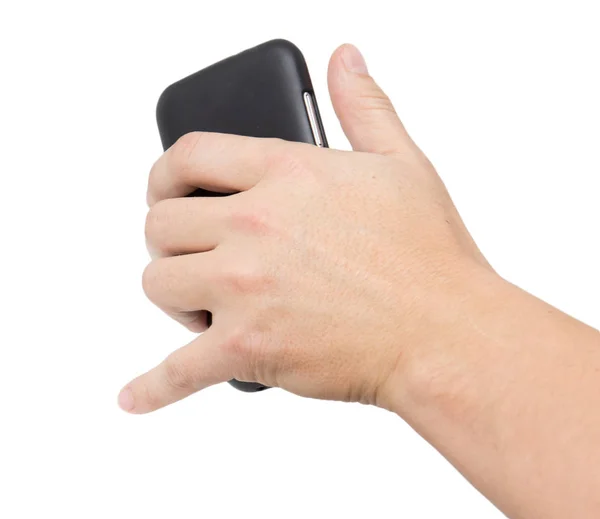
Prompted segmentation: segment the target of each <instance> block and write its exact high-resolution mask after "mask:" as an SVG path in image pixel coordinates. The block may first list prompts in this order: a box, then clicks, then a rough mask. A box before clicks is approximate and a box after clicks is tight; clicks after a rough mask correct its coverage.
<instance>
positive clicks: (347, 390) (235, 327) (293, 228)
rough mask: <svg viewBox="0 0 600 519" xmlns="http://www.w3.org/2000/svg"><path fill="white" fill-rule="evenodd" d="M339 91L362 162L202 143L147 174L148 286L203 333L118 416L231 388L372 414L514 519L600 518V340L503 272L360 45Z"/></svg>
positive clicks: (302, 150)
mask: <svg viewBox="0 0 600 519" xmlns="http://www.w3.org/2000/svg"><path fill="white" fill-rule="evenodd" d="M329 87H330V93H331V99H332V102H333V105H334V108H335V110H336V113H337V115H338V117H339V119H340V122H341V124H342V127H343V129H344V132H345V133H346V135H347V137H348V139H349V140H350V143H351V144H352V147H353V149H354V150H355V151H353V152H345V151H337V150H328V149H318V148H316V147H314V146H310V145H306V144H298V143H290V142H284V141H280V140H270V139H252V138H247V137H239V136H232V135H220V134H206V133H193V134H189V135H186V136H184V137H183V138H182V139H180V140H179V141H178V142H177V143H176V144H175V145H174V146H173V147H172V148H170V149H169V150H168V151H167V152H165V154H164V155H163V156H162V157H161V158H160V159H159V160H158V161H157V162H156V164H155V165H154V166H153V168H152V171H151V173H150V180H149V186H148V204H149V206H150V210H149V213H148V218H147V225H146V238H147V243H148V248H149V250H150V252H151V255H152V257H153V258H154V259H153V261H152V262H151V263H150V264H149V265H148V267H147V268H146V270H145V272H144V275H143V286H144V290H145V291H146V294H147V295H148V297H149V298H150V299H151V300H152V301H153V302H154V303H155V304H156V305H158V306H159V307H160V308H162V309H163V310H164V311H165V312H166V313H168V314H169V315H170V316H172V317H173V318H175V319H176V320H177V321H179V322H181V323H182V324H183V325H185V326H187V327H188V328H189V329H190V330H192V331H195V332H204V333H202V334H201V335H199V336H198V337H197V338H196V339H194V340H193V341H192V342H191V343H189V344H188V345H185V346H183V347H182V348H180V349H178V350H176V351H174V352H173V353H172V354H171V355H169V356H168V357H167V358H166V359H165V360H164V361H163V362H162V363H161V364H159V365H158V366H157V367H155V368H154V369H152V370H150V371H149V372H147V373H145V374H143V375H141V376H140V377H138V378H136V379H135V380H133V381H132V382H130V383H129V384H128V385H127V386H125V388H124V389H123V390H122V392H121V394H120V397H119V403H120V405H121V407H122V408H123V409H125V410H126V411H129V412H132V413H147V412H151V411H154V410H156V409H159V408H161V407H164V406H166V405H169V404H172V403H174V402H176V401H177V400H180V399H182V398H185V397H186V396H188V395H190V394H192V393H194V392H196V391H199V390H201V389H203V388H205V387H207V386H209V385H212V384H216V383H219V382H224V381H226V380H229V379H232V378H236V379H238V380H245V381H258V382H261V383H263V384H266V385H268V386H276V387H281V388H283V389H286V390H288V391H291V392H293V393H296V394H298V395H301V396H306V397H314V398H325V399H333V400H345V401H359V402H363V403H365V404H372V405H377V406H380V407H382V408H385V409H388V410H390V411H393V412H395V413H397V414H398V415H399V416H401V417H402V418H403V419H405V420H406V421H408V423H410V424H411V425H412V426H413V427H414V428H415V430H416V431H417V432H419V433H420V434H421V435H422V436H423V437H424V438H426V439H427V440H428V441H429V442H431V443H432V444H433V445H434V446H435V447H436V448H437V449H438V450H439V451H440V452H441V453H442V454H443V455H444V456H446V457H447V458H448V459H449V460H450V461H451V462H452V463H453V464H454V465H455V466H456V467H457V468H458V469H459V470H461V471H462V473H463V474H464V475H465V476H466V477H467V478H468V479H469V480H470V481H471V482H472V483H473V484H474V485H475V486H476V487H477V488H479V489H480V490H481V492H483V493H484V494H485V495H486V496H487V497H488V498H489V499H491V500H492V501H493V502H494V503H495V504H496V505H497V506H498V507H499V508H500V509H501V510H502V511H503V512H504V513H506V514H507V515H508V516H510V517H514V518H527V519H529V518H539V517H543V518H550V519H551V518H561V519H562V518H565V517H577V518H588V517H589V518H591V517H600V469H599V467H600V406H598V402H599V401H600V334H599V333H598V331H597V330H594V329H592V328H590V327H588V326H586V325H585V324H583V323H581V322H579V321H576V320H575V319H573V318H571V317H569V316H567V315H565V314H563V313H561V312H560V311H558V310H556V309H555V308H552V307H551V306H549V305H547V304H545V303H544V302H542V301H540V300H538V299H536V298H534V297H533V296H531V295H530V294H527V293H526V292H524V291H522V290H520V289H519V288H517V287H515V286H513V285H512V284H510V283H509V282H507V281H505V280H504V279H502V278H501V277H500V276H498V274H497V273H495V272H494V270H493V269H492V268H491V267H490V265H489V264H488V263H487V261H486V260H485V258H484V257H483V256H482V254H481V252H480V251H479V249H478V248H477V246H476V245H475V243H474V242H473V240H472V238H471V236H470V235H469V233H468V232H467V230H466V228H465V226H464V225H463V223H462V221H461V219H460V216H459V215H458V212H457V211H456V209H455V207H454V205H453V203H452V201H451V199H450V197H449V195H448V193H447V191H446V189H445V187H444V185H443V183H442V181H441V180H440V178H439V177H438V175H437V173H436V171H435V170H434V168H433V167H432V165H431V164H430V163H429V161H428V160H427V158H426V157H425V156H424V155H423V153H422V152H421V151H420V150H419V148H418V147H417V146H416V145H415V143H414V142H413V141H412V140H411V139H410V137H409V136H408V134H407V133H406V131H405V129H404V127H403V126H402V124H401V122H400V120H399V118H398V116H397V115H396V113H395V111H394V109H393V107H392V104H391V103H390V101H389V99H388V98H387V97H386V96H385V94H384V93H383V92H382V91H381V90H380V88H379V87H378V86H377V84H376V83H375V82H374V81H373V79H372V78H371V77H370V76H369V74H368V72H367V69H366V66H365V65H364V62H363V61H362V58H361V56H360V54H359V53H358V51H356V49H354V48H353V47H352V46H342V47H341V48H340V49H338V50H337V51H336V52H335V53H334V55H333V57H332V59H331V62H330V67H329ZM197 187H203V188H207V189H211V190H214V191H219V192H223V193H235V194H233V195H231V196H228V197H223V198H184V197H185V195H187V194H188V193H190V192H192V191H194V190H195V189H196V188H197ZM206 310H209V311H211V312H212V313H213V316H214V317H213V325H212V326H211V327H210V328H208V329H207V327H206Z"/></svg>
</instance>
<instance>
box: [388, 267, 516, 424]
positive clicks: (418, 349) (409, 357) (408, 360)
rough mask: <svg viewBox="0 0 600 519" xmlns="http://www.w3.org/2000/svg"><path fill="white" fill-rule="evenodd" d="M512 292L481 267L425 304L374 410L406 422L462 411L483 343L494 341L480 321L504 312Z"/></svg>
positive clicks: (462, 275)
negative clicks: (438, 411)
mask: <svg viewBox="0 0 600 519" xmlns="http://www.w3.org/2000/svg"><path fill="white" fill-rule="evenodd" d="M515 288H516V287H514V286H513V285H511V284H510V283H508V282H507V281H505V280H504V279H502V278H501V277H500V276H498V275H497V274H496V273H495V272H493V271H492V270H491V269H489V268H482V267H480V266H474V267H469V268H466V269H465V270H464V271H463V272H462V273H461V275H458V276H457V279H456V280H455V282H453V283H449V284H447V285H445V288H444V291H443V293H438V294H436V296H435V298H432V299H433V300H432V301H429V302H428V303H427V310H426V311H425V312H424V315H425V316H426V317H425V319H424V320H423V323H421V325H420V326H419V328H420V331H419V333H418V334H417V335H416V337H414V339H413V340H412V341H411V343H410V344H409V345H406V344H403V345H402V354H401V355H400V357H399V360H398V362H397V363H396V365H395V367H394V369H393V371H392V372H391V374H390V376H389V377H388V379H387V380H386V381H385V383H384V384H382V387H381V390H380V392H379V394H378V402H377V405H378V406H380V407H383V408H385V409H387V410H389V411H392V412H394V413H396V414H398V415H400V416H401V417H402V418H404V419H406V420H408V421H409V422H411V421H413V420H411V417H412V416H416V415H417V414H418V413H419V412H420V411H421V410H423V411H427V410H430V409H434V408H438V407H447V406H460V405H466V400H468V398H469V397H468V385H469V380H470V378H472V372H473V370H475V369H477V368H476V366H477V365H478V364H479V363H480V362H484V359H483V358H482V356H483V354H484V351H485V348H483V347H482V342H483V341H489V340H493V339H492V338H491V337H489V336H487V337H486V332H485V331H484V329H485V327H483V325H482V324H480V321H481V320H488V319H490V316H494V315H496V314H498V313H501V312H502V311H504V309H505V307H506V305H507V299H506V293H507V292H510V291H511V290H514V289H515ZM462 392H464V393H465V394H464V395H463V394H461V393H462ZM463 400H464V401H463ZM461 401H463V402H462V404H461Z"/></svg>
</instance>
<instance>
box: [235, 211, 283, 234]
mask: <svg viewBox="0 0 600 519" xmlns="http://www.w3.org/2000/svg"><path fill="white" fill-rule="evenodd" d="M230 217H231V225H232V227H233V228H234V229H235V230H238V231H241V232H243V233H244V234H248V233H250V234H258V235H266V234H270V233H271V231H272V230H273V226H272V223H271V222H272V221H273V218H272V217H271V215H270V211H269V210H268V209H267V208H264V207H261V208H258V207H254V208H252V209H238V210H235V211H232V212H231V215H230Z"/></svg>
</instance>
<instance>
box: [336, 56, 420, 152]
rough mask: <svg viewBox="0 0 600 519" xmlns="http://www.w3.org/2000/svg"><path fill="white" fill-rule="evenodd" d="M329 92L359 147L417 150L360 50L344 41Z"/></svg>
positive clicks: (353, 140)
mask: <svg viewBox="0 0 600 519" xmlns="http://www.w3.org/2000/svg"><path fill="white" fill-rule="evenodd" d="M327 80H328V83H329V95H330V96H331V101H332V103H333V108H334V109H335V113H336V114H337V117H338V119H339V120H340V124H341V125H342V129H343V130H344V133H345V134H346V137H347V138H348V140H349V141H350V144H351V145H352V148H353V149H354V150H355V151H366V152H372V153H380V154H383V155H396V154H402V153H404V152H408V151H411V150H414V148H415V145H414V143H413V142H412V141H411V139H410V137H409V136H408V134H407V133H406V130H405V129H404V126H403V125H402V123H401V122H400V119H399V118H398V115H397V114H396V111H395V110H394V107H393V106H392V103H391V101H390V99H389V98H388V96H387V95H385V93H384V92H383V90H381V88H379V86H378V85H377V83H375V81H374V80H373V78H372V77H371V76H370V75H369V72H368V70H367V65H366V63H365V60H364V58H363V57H362V54H361V53H360V51H359V50H358V49H357V48H356V47H354V46H353V45H349V44H346V45H342V46H341V47H339V48H338V49H337V50H336V51H335V52H334V53H333V55H332V56H331V59H330V61H329V70H328V73H327Z"/></svg>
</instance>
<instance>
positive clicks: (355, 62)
mask: <svg viewBox="0 0 600 519" xmlns="http://www.w3.org/2000/svg"><path fill="white" fill-rule="evenodd" d="M342 61H343V62H344V66H345V67H346V70H348V72H353V73H354V74H368V73H369V71H368V70H367V64H366V63H365V58H363V55H362V54H361V53H360V51H359V50H358V49H357V48H356V47H355V46H354V45H350V44H347V45H346V46H345V47H344V51H343V52H342Z"/></svg>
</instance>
